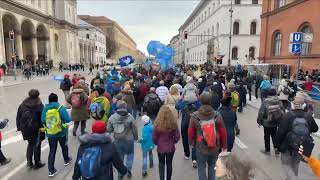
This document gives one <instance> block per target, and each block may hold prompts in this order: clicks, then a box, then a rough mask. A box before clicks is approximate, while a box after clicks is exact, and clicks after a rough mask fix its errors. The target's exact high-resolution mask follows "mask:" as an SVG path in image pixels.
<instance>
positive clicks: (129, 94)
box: [119, 85, 137, 119]
mask: <svg viewBox="0 0 320 180" xmlns="http://www.w3.org/2000/svg"><path fill="white" fill-rule="evenodd" d="M119 94H120V95H121V96H122V100H123V101H124V102H126V104H127V108H128V113H130V114H132V115H133V117H134V118H135V119H136V117H135V115H136V113H135V114H133V111H134V109H135V110H136V109H137V104H136V100H135V98H134V96H133V91H132V90H131V87H130V86H129V85H125V86H124V88H123V89H122V91H121V92H120V93H119Z"/></svg>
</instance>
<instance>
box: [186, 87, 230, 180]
mask: <svg viewBox="0 0 320 180" xmlns="http://www.w3.org/2000/svg"><path fill="white" fill-rule="evenodd" d="M211 99H212V98H211V95H210V93H209V92H204V93H202V94H201V95H200V102H201V104H202V105H201V107H200V108H199V110H198V111H196V112H195V113H193V114H192V116H191V119H190V126H189V130H188V136H189V141H190V144H191V146H194V147H196V153H197V165H198V176H199V180H214V179H215V165H216V161H217V159H218V155H219V150H220V149H221V150H222V151H226V150H227V131H226V128H225V126H224V123H223V119H222V117H221V115H220V114H219V113H217V112H216V111H215V110H214V109H213V108H212V106H211ZM217 142H219V143H217ZM207 166H208V169H206V167H207Z"/></svg>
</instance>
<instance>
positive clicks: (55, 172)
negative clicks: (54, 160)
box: [48, 169, 58, 178]
mask: <svg viewBox="0 0 320 180" xmlns="http://www.w3.org/2000/svg"><path fill="white" fill-rule="evenodd" d="M57 174H58V170H56V169H54V170H53V172H50V171H49V175H48V176H49V177H51V178H53V177H54V176H55V175H57Z"/></svg>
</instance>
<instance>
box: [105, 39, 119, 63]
mask: <svg viewBox="0 0 320 180" xmlns="http://www.w3.org/2000/svg"><path fill="white" fill-rule="evenodd" d="M117 50H118V45H117V42H116V41H115V40H114V39H112V38H110V37H108V36H107V37H106V51H107V52H106V53H107V57H109V58H110V57H111V56H112V55H114V53H115V52H116V51H117Z"/></svg>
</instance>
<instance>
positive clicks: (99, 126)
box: [92, 121, 107, 134]
mask: <svg viewBox="0 0 320 180" xmlns="http://www.w3.org/2000/svg"><path fill="white" fill-rule="evenodd" d="M105 132H107V128H106V124H105V123H104V122H103V121H95V122H94V123H93V124H92V133H97V134H103V133H105Z"/></svg>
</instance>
